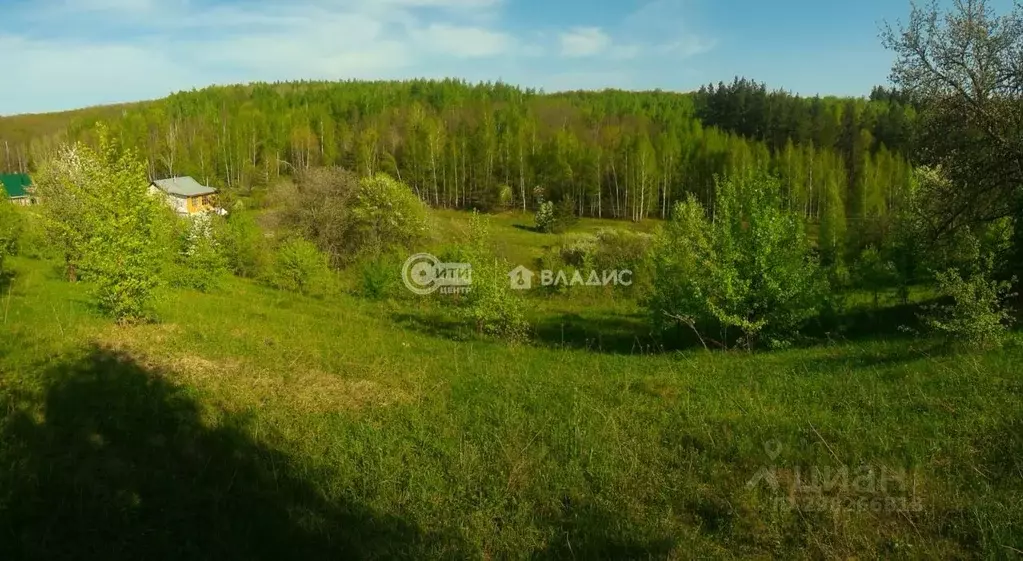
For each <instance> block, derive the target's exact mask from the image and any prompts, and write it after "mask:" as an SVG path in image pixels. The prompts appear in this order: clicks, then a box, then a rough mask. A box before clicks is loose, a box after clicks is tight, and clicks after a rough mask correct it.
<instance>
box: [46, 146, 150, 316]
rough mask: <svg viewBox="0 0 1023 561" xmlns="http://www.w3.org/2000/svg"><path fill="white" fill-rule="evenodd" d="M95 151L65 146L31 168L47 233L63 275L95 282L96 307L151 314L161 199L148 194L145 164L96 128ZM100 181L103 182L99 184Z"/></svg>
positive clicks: (124, 313)
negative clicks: (62, 263)
mask: <svg viewBox="0 0 1023 561" xmlns="http://www.w3.org/2000/svg"><path fill="white" fill-rule="evenodd" d="M98 136H99V150H98V151H94V150H92V149H91V148H89V147H88V146H85V145H84V144H75V145H72V146H64V147H62V148H60V149H59V151H58V153H57V155H56V157H54V158H53V159H51V160H50V161H48V162H46V163H45V164H44V165H43V167H42V169H41V170H40V172H39V173H38V174H37V175H36V189H37V190H38V192H39V194H40V198H42V199H44V200H45V204H44V205H42V206H41V208H42V210H43V212H44V213H45V217H46V221H47V226H48V229H49V230H50V232H51V236H52V239H54V240H56V243H57V245H58V246H59V250H60V251H61V253H63V255H64V259H65V264H66V267H67V273H68V278H69V279H70V280H76V279H77V278H78V274H79V272H81V273H82V276H83V277H87V278H89V279H90V280H92V281H94V284H93V295H94V298H95V300H96V302H97V304H98V306H99V308H100V309H101V310H103V311H105V312H106V313H108V314H110V315H111V316H113V317H114V318H116V319H117V320H118V321H119V322H121V323H131V322H137V321H141V320H144V319H147V318H148V317H149V313H150V309H151V304H152V302H153V299H154V297H155V290H156V288H157V287H158V286H159V285H160V276H161V265H162V263H163V262H164V259H165V251H166V248H165V246H164V245H163V244H160V243H154V240H158V239H159V238H160V233H161V231H163V230H164V229H165V220H167V215H168V213H167V209H166V206H165V205H164V204H163V203H162V201H160V200H159V199H157V198H156V197H151V196H149V194H148V188H149V180H148V178H147V175H146V167H145V164H144V163H142V161H141V160H140V159H139V158H138V157H137V156H136V154H135V152H133V151H131V150H122V149H121V148H120V147H119V146H118V145H117V144H116V143H115V142H113V141H112V140H111V139H110V137H109V136H108V135H107V133H106V130H105V129H103V128H102V127H101V128H100V129H99V135H98ZM97 186H102V187H103V188H97Z"/></svg>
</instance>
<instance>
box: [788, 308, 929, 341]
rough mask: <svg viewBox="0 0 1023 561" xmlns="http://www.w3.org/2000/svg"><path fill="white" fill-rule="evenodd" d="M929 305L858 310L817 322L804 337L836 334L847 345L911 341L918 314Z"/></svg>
mask: <svg viewBox="0 0 1023 561" xmlns="http://www.w3.org/2000/svg"><path fill="white" fill-rule="evenodd" d="M931 304H933V302H920V303H911V304H899V305H896V306H889V307H881V308H878V309H876V310H875V309H874V308H873V307H859V308H855V309H852V310H849V311H847V312H846V313H845V314H843V315H841V316H839V317H837V318H833V319H831V320H826V321H822V322H820V324H819V325H818V326H816V329H812V330H808V332H807V334H808V335H809V336H811V337H814V338H820V339H826V338H827V337H828V335H829V334H837V337H838V338H839V339H845V340H849V341H866V340H902V339H911V338H913V337H915V333H917V332H920V331H921V330H922V323H921V321H920V314H921V313H923V312H924V309H925V307H926V306H929V305H931Z"/></svg>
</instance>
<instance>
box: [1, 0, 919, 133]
mask: <svg viewBox="0 0 1023 561" xmlns="http://www.w3.org/2000/svg"><path fill="white" fill-rule="evenodd" d="M908 12H909V3H908V0H905V1H904V0H858V1H845V0H843V1H839V0H823V1H822V0H817V1H813V0H776V1H774V2H765V1H763V0H716V1H715V0H589V1H587V0H287V1H285V0H0V76H3V79H4V82H5V83H6V84H7V87H5V88H4V93H3V95H2V96H0V115H4V114H14V113H24V112H41V111H52V110H59V109H68V108H75V107H82V106H86V105H95V104H100V103H111V102H118V101H133V100H139V99H151V98H156V97H162V96H164V95H167V94H169V93H171V92H173V91H178V90H182V89H191V88H193V87H202V86H206V85H210V84H228V83H237V82H250V81H257V80H262V81H273V80H292V79H303V78H304V79H344V78H365V79H376V78H410V77H430V78H439V77H445V76H455V77H461V78H465V79H468V80H471V81H478V80H497V79H501V80H504V81H505V82H510V83H514V84H520V85H524V86H532V87H538V88H544V89H546V90H548V91H553V90H563V89H576V88H586V89H590V88H604V87H615V88H627V89H652V88H662V89H666V90H682V91H685V90H690V89H695V88H698V87H699V86H700V85H701V84H706V83H708V82H717V81H721V80H723V81H729V80H731V78H732V77H733V76H735V75H744V76H748V77H751V78H755V79H757V80H759V81H766V82H767V83H768V86H770V87H783V88H785V89H788V90H791V91H795V92H797V93H801V94H808V95H813V94H816V93H820V94H838V95H866V94H867V93H869V91H870V88H871V87H872V86H873V85H875V84H881V83H885V82H886V81H887V75H888V71H889V68H890V66H891V56H890V54H889V53H887V52H885V51H884V50H883V49H882V47H881V45H880V42H879V40H878V38H877V35H878V29H879V25H880V22H882V21H883V20H885V19H888V20H893V21H894V20H895V19H897V18H900V17H901V18H905V17H906V16H907V15H908Z"/></svg>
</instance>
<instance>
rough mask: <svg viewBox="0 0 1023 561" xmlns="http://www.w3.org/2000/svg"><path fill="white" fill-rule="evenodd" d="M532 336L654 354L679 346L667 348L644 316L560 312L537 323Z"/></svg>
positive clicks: (563, 344)
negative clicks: (583, 314) (584, 314)
mask: <svg viewBox="0 0 1023 561" xmlns="http://www.w3.org/2000/svg"><path fill="white" fill-rule="evenodd" d="M533 339H534V342H535V343H536V344H538V345H541V346H546V347H554V348H570V349H584V350H589V351H595V352H603V353H608V354H654V353H661V352H664V351H665V350H675V349H676V348H678V345H679V344H673V345H671V347H666V346H665V344H664V343H663V341H662V339H661V338H660V337H659V336H658V334H657V333H656V332H655V331H654V330H653V329H652V328H651V326H650V323H649V321H648V319H647V318H646V317H645V316H641V315H599V316H582V315H580V314H574V313H566V314H559V315H555V316H551V317H547V318H545V319H544V320H543V321H541V322H540V323H537V324H535V325H534V326H533Z"/></svg>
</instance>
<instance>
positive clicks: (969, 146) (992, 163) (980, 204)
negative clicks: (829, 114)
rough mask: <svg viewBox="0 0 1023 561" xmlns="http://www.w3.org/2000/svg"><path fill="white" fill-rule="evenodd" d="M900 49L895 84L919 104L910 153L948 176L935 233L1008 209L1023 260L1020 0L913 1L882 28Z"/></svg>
mask: <svg viewBox="0 0 1023 561" xmlns="http://www.w3.org/2000/svg"><path fill="white" fill-rule="evenodd" d="M882 37H883V42H884V45H885V46H886V47H887V48H889V49H891V50H892V51H894V52H895V54H896V56H897V57H898V60H897V62H896V63H895V65H894V67H893V69H892V79H893V81H894V82H895V85H896V86H898V87H899V88H900V89H902V90H903V91H905V92H906V93H907V94H908V95H909V96H910V97H911V98H913V99H914V100H916V101H917V102H918V105H919V106H920V107H921V114H920V128H919V138H918V139H917V143H918V144H919V145H920V148H921V149H920V151H919V154H918V155H917V156H918V158H919V159H920V160H921V162H922V163H923V164H926V165H930V166H940V167H941V169H942V170H943V173H944V174H945V176H946V177H947V179H948V181H949V182H950V183H951V185H952V186H953V188H952V189H948V190H946V191H945V198H944V199H943V200H941V201H935V202H936V203H939V202H940V204H935V205H934V210H935V211H936V212H937V213H938V214H937V215H936V217H937V218H938V220H936V221H935V222H934V224H933V229H932V231H931V232H928V234H929V236H930V237H931V238H932V239H936V238H939V237H941V236H944V235H947V234H950V233H952V232H954V231H956V230H958V229H960V228H964V227H967V228H968V227H970V225H972V224H977V223H983V222H989V221H992V220H997V219H999V218H1001V217H1005V216H1012V217H1014V220H1015V223H1016V255H1017V257H1016V259H1014V261H1015V263H1014V264H1015V268H1017V270H1018V269H1019V267H1021V266H1023V260H1021V259H1020V257H1023V134H1021V130H1023V72H1021V71H1020V56H1021V53H1023V5H1021V4H1020V3H1018V2H1016V3H1014V7H1013V8H1012V10H1011V11H1010V12H1009V13H1007V14H1004V15H1000V16H999V15H997V14H996V13H995V12H994V10H993V9H992V8H991V6H990V2H988V1H987V0H956V2H955V4H954V6H953V7H952V8H950V9H949V10H948V11H942V10H941V9H940V8H939V5H938V3H937V2H934V1H932V2H931V3H930V4H927V5H925V6H920V5H916V4H914V5H913V8H912V13H911V14H910V19H909V22H908V23H907V24H906V25H904V26H903V25H899V26H898V27H897V28H893V27H891V26H890V25H886V26H885V29H884V30H883V35H882Z"/></svg>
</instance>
